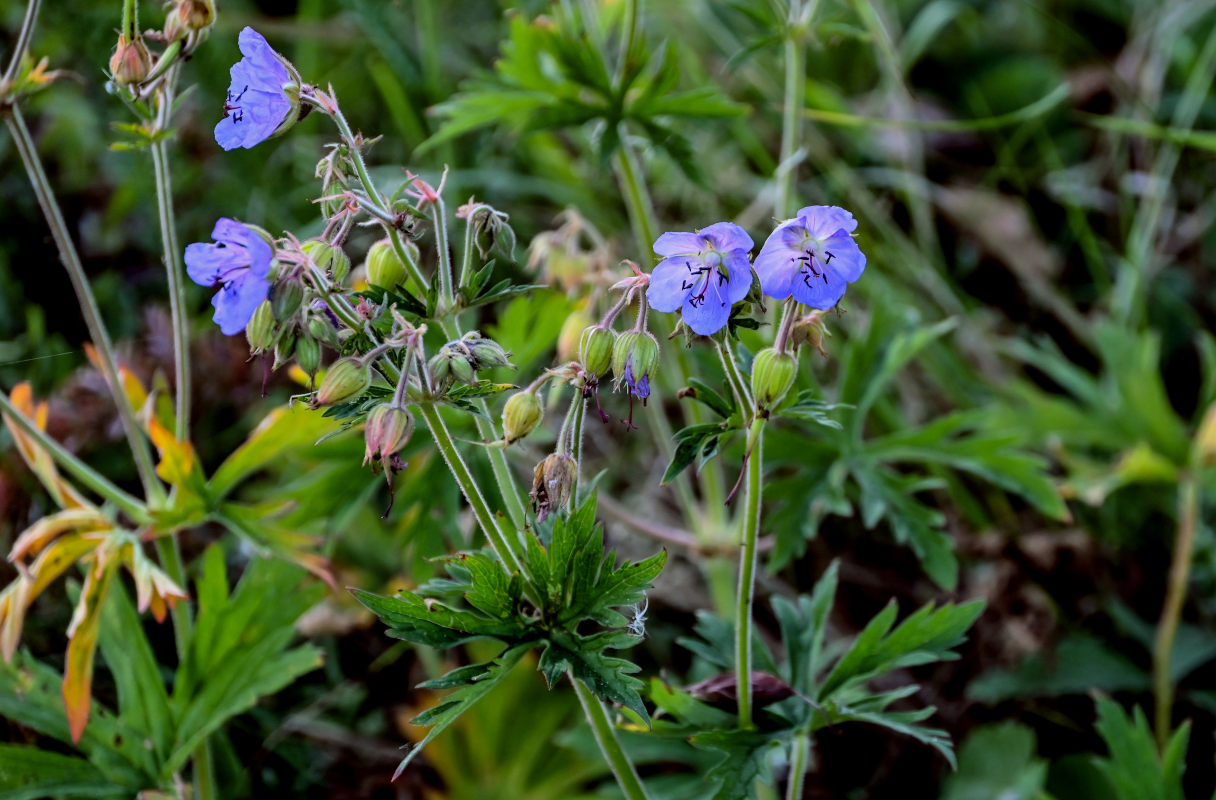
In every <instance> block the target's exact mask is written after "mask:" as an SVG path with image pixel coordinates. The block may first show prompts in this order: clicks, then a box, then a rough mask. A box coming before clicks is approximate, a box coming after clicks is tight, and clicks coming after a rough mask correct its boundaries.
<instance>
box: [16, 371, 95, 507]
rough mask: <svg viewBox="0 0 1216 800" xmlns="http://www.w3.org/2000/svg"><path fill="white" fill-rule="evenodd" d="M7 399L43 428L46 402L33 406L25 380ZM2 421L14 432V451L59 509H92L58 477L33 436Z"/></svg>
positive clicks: (80, 495) (47, 455)
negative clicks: (18, 454)
mask: <svg viewBox="0 0 1216 800" xmlns="http://www.w3.org/2000/svg"><path fill="white" fill-rule="evenodd" d="M9 401H10V402H12V404H13V405H14V406H16V407H17V410H18V411H20V412H21V414H22V415H23V416H25V417H26V418H27V419H30V420H32V421H33V422H34V424H35V425H36V426H37V427H38V429H39V430H43V431H45V430H46V419H47V405H46V403H39V404H38V405H37V406H35V405H34V394H33V392H32V391H31V390H30V385H29V384H28V383H24V382H23V383H19V384H17V385H16V386H14V387H13V391H12V392H11V393H10V394H9ZM4 422H5V424H6V425H7V426H8V429H9V432H10V433H12V435H13V441H14V442H16V444H17V451H18V452H20V453H21V457H22V458H23V459H24V460H25V463H26V464H28V465H29V468H30V469H31V470H33V471H34V474H35V475H37V476H38V480H39V481H41V482H42V485H43V486H45V487H46V490H47V492H49V493H50V495H51V498H52V499H53V500H54V501H55V503H56V505H58V506H59V507H60V508H83V507H88V508H91V507H92V505H91V504H90V503H89V502H88V501H87V500H85V499H84V496H83V495H82V494H80V492H78V491H77V490H76V488H75V487H73V486H72V485H71V484H70V483H68V482H67V481H65V480H63V479H62V478H60V477H59V470H57V469H56V468H55V462H54V460H53V459H52V458H51V454H50V453H48V452H47V451H46V450H45V449H44V448H43V447H42V445H41V444H39V443H38V441H37V440H36V439H34V438H33V437H32V436H30V435H29V434H27V433H26V432H25V431H23V430H21V428H19V427H17V425H16V423H14V422H13V421H12V420H11V419H9V418H8V417H7V416H5V418H4Z"/></svg>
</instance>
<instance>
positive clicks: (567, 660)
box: [539, 631, 650, 725]
mask: <svg viewBox="0 0 1216 800" xmlns="http://www.w3.org/2000/svg"><path fill="white" fill-rule="evenodd" d="M637 642H638V638H637V637H635V636H633V635H631V634H628V633H620V632H616V631H605V632H604V633H597V634H595V635H593V636H579V635H578V634H576V633H567V632H566V631H556V632H554V634H553V636H551V637H550V638H549V642H548V644H547V645H546V647H545V649H544V650H543V651H542V652H541V656H540V665H539V669H540V671H541V672H542V673H544V676H545V680H546V681H548V683H549V686H550V687H552V686H553V684H555V683H556V682H557V681H558V680H559V679H560V678H561V676H562V674H563V673H566V672H570V673H571V674H572V675H573V676H574V677H575V678H577V679H578V680H580V681H582V682H583V683H584V684H585V685H586V686H587V688H588V689H590V690H591V691H592V692H593V693H594V694H595V696H596V697H598V698H600V699H601V700H607V701H608V702H610V703H619V704H620V705H623V706H625V708H628V709H629V710H630V711H633V712H634V713H635V714H637V715H638V716H639V717H641V718H642V721H643V722H645V723H646V724H647V725H649V724H650V714H649V713H648V712H647V711H646V705H645V704H644V703H643V702H642V696H641V695H640V694H639V690H641V689H642V688H643V687H644V686H645V684H643V683H642V682H641V681H640V680H638V679H637V678H635V677H633V674H634V673H636V672H639V671H640V670H641V667H639V666H638V665H637V664H634V663H633V662H632V661H629V660H627V659H624V658H615V657H613V656H609V655H607V654H605V653H604V651H605V650H620V649H624V648H629V647H633V646H634V645H635V644H637Z"/></svg>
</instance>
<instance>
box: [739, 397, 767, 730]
mask: <svg viewBox="0 0 1216 800" xmlns="http://www.w3.org/2000/svg"><path fill="white" fill-rule="evenodd" d="M747 447H748V456H747V486H746V488H745V490H744V491H746V493H747V496H746V509H745V510H744V514H743V537H742V541H741V542H740V547H741V548H742V552H741V553H740V555H739V593H738V595H737V596H736V600H735V679H736V681H737V684H736V685H737V692H738V695H739V725H740V726H741V727H744V728H750V727H752V680H751V679H752V603H753V601H754V600H755V595H756V539H757V538H759V535H760V492H761V486H760V477H761V474H762V473H763V471H764V418H763V417H756V419H755V420H753V421H752V426H751V429H750V430H749V431H748V434H747Z"/></svg>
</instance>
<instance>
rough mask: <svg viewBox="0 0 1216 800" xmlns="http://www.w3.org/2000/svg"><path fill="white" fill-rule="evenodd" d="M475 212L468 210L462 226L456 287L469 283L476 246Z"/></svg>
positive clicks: (460, 287) (461, 287)
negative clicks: (461, 245)
mask: <svg viewBox="0 0 1216 800" xmlns="http://www.w3.org/2000/svg"><path fill="white" fill-rule="evenodd" d="M475 213H476V212H475V211H472V210H470V212H469V218H468V219H467V220H465V226H464V249H463V250H462V251H461V252H460V277H459V278H458V279H457V281H456V287H457V288H458V289H463V288H464V287H466V286H468V285H469V278H470V277H471V276H472V272H473V248H474V247H476V242H474V240H473V232H474V231H473V229H474V227H475V226H474V225H473V216H474V214H475Z"/></svg>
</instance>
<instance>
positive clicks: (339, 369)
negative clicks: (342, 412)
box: [312, 356, 372, 408]
mask: <svg viewBox="0 0 1216 800" xmlns="http://www.w3.org/2000/svg"><path fill="white" fill-rule="evenodd" d="M371 383H372V371H371V367H369V366H368V365H367V364H364V363H363V362H362V361H360V360H359V359H357V358H351V357H350V356H347V357H345V358H339V359H338V360H337V361H335V362H334V363H333V365H332V366H331V367H330V368H329V370H328V371H327V372H326V373H325V378H324V379H323V380H322V381H321V388H319V389H317V395H316V397H314V398H313V401H312V407H313V408H317V407H318V406H329V405H333V404H334V403H340V402H342V401H343V400H346V399H349V398H351V397H355V396H357V395H360V394H363V392H364V391H366V390H367V387H368V386H371Z"/></svg>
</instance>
